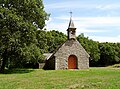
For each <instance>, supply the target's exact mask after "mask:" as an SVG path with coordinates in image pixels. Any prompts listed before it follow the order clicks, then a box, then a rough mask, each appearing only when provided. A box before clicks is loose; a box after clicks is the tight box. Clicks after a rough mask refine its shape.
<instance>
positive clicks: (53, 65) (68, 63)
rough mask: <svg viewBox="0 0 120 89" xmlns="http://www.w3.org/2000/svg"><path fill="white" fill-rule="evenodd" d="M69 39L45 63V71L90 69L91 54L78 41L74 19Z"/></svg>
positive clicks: (70, 24)
mask: <svg viewBox="0 0 120 89" xmlns="http://www.w3.org/2000/svg"><path fill="white" fill-rule="evenodd" d="M67 36H68V39H67V40H66V41H65V42H64V43H63V44H61V45H60V46H59V47H58V48H57V49H56V50H55V51H54V52H53V53H52V54H51V55H50V56H49V58H48V59H46V61H45V66H44V69H49V70H66V69H78V70H80V69H88V68H89V54H88V53H87V52H86V51H85V49H84V48H83V47H82V45H81V44H80V43H79V42H78V41H77V39H76V28H75V27H74V23H73V20H72V17H71V18H70V22H69V26H68V29H67Z"/></svg>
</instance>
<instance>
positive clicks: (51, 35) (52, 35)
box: [47, 30, 67, 53]
mask: <svg viewBox="0 0 120 89" xmlns="http://www.w3.org/2000/svg"><path fill="white" fill-rule="evenodd" d="M66 39H67V36H66V35H65V34H64V33H62V32H59V31H55V30H52V31H48V32H47V45H48V52H50V53H51V52H53V51H54V50H55V49H56V48H57V47H59V46H60V45H61V44H63V43H64V42H65V41H66Z"/></svg>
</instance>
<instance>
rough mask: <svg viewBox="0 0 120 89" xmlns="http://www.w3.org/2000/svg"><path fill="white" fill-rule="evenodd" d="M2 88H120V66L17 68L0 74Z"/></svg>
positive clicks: (0, 87) (0, 88) (0, 86)
mask: <svg viewBox="0 0 120 89" xmlns="http://www.w3.org/2000/svg"><path fill="white" fill-rule="evenodd" d="M0 89H120V68H110V67H106V68H101V67H100V68H90V69H89V70H57V71H55V70H46V71H45V70H41V69H34V70H33V69H16V70H14V71H11V72H7V74H0Z"/></svg>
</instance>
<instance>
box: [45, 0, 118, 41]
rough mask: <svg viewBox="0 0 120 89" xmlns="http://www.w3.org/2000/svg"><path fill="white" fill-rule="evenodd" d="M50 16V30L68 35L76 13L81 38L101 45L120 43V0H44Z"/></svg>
mask: <svg viewBox="0 0 120 89" xmlns="http://www.w3.org/2000/svg"><path fill="white" fill-rule="evenodd" d="M43 3H44V7H45V11H46V12H47V13H49V14H50V17H49V20H48V21H46V26H45V28H47V30H58V31H60V32H63V33H65V34H67V31H66V30H67V28H68V24H69V20H70V13H69V12H72V13H73V14H72V19H73V22H74V25H75V27H76V28H77V29H76V34H77V36H78V35H80V34H81V33H84V35H85V36H86V37H89V39H92V40H94V41H99V42H115V43H116V42H120V0H43Z"/></svg>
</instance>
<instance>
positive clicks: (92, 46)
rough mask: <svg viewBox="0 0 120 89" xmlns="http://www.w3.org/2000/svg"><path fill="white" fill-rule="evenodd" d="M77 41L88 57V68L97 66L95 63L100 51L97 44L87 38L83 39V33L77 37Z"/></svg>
mask: <svg viewBox="0 0 120 89" xmlns="http://www.w3.org/2000/svg"><path fill="white" fill-rule="evenodd" d="M77 40H78V41H79V42H80V43H81V45H82V46H83V47H84V48H85V50H86V51H87V53H88V54H89V55H90V66H97V62H98V60H99V58H100V53H99V52H100V50H99V47H98V44H99V43H98V42H96V41H93V40H91V39H89V38H88V37H85V36H84V34H83V33H82V34H80V35H79V36H78V37H77Z"/></svg>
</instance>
